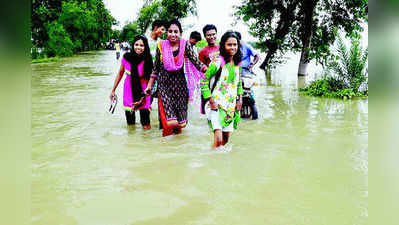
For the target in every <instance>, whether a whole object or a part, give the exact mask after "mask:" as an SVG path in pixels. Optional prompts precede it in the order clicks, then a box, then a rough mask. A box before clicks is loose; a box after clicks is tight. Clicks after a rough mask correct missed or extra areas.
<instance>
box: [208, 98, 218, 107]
mask: <svg viewBox="0 0 399 225" xmlns="http://www.w3.org/2000/svg"><path fill="white" fill-rule="evenodd" d="M209 105H210V106H211V109H213V110H217V109H218V105H217V104H216V102H215V101H214V100H213V98H212V97H211V98H210V99H209Z"/></svg>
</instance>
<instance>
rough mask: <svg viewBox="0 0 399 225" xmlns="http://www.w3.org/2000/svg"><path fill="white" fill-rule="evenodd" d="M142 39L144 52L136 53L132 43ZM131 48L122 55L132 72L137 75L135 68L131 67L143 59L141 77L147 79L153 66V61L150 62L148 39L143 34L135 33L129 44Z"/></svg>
mask: <svg viewBox="0 0 399 225" xmlns="http://www.w3.org/2000/svg"><path fill="white" fill-rule="evenodd" d="M138 40H142V41H143V43H144V52H143V53H141V54H140V55H138V54H137V53H136V52H135V51H134V43H136V41H138ZM131 48H132V49H131V50H130V52H128V53H125V54H124V55H123V57H124V58H125V59H126V60H127V61H128V62H129V63H130V66H131V69H132V71H131V72H132V74H134V75H138V72H137V69H133V68H134V67H137V66H138V65H139V64H140V63H141V62H142V61H143V60H144V75H143V77H144V78H145V79H147V80H149V79H150V75H151V73H152V68H153V66H154V65H153V62H152V56H151V53H150V47H149V46H148V40H147V38H146V37H144V36H143V35H137V36H136V37H135V38H134V39H133V42H132V44H131Z"/></svg>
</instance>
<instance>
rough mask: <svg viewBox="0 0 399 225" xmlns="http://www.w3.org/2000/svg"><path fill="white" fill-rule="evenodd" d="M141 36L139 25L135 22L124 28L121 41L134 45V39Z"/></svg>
mask: <svg viewBox="0 0 399 225" xmlns="http://www.w3.org/2000/svg"><path fill="white" fill-rule="evenodd" d="M139 34H140V32H139V28H138V25H137V23H135V22H133V23H129V24H127V25H125V26H124V27H123V29H122V32H121V35H120V40H121V41H127V42H129V43H132V42H133V39H134V37H136V36H137V35H139Z"/></svg>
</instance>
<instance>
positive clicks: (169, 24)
mask: <svg viewBox="0 0 399 225" xmlns="http://www.w3.org/2000/svg"><path fill="white" fill-rule="evenodd" d="M173 24H174V25H176V26H177V27H178V28H179V31H180V34H182V33H183V29H182V28H181V23H180V22H179V20H178V19H171V20H169V21H168V23H167V24H166V30H168V29H169V27H170V26H172V25H173Z"/></svg>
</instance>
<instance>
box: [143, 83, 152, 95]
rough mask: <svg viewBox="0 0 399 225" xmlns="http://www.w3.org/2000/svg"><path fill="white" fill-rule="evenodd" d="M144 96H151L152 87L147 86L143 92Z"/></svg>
mask: <svg viewBox="0 0 399 225" xmlns="http://www.w3.org/2000/svg"><path fill="white" fill-rule="evenodd" d="M144 94H145V95H151V94H152V85H148V86H147V88H146V89H145V90H144Z"/></svg>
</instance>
